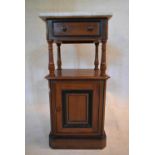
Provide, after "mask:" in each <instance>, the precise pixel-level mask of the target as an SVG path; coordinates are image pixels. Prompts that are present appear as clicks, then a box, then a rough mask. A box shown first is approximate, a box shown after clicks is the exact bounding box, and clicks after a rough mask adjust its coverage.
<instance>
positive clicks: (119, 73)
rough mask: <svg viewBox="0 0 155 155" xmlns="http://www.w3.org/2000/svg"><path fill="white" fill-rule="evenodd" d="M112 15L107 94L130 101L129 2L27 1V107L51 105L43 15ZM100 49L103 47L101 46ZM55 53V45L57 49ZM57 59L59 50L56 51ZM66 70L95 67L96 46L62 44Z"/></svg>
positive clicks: (108, 48) (108, 45)
mask: <svg viewBox="0 0 155 155" xmlns="http://www.w3.org/2000/svg"><path fill="white" fill-rule="evenodd" d="M65 11H66V12H71V11H97V12H111V13H112V14H113V17H112V18H111V19H110V21H109V40H108V44H107V73H108V74H109V75H110V76H111V79H109V81H108V84H107V91H108V92H107V97H108V95H111V96H116V97H119V98H121V99H122V100H126V101H128V76H129V75H128V49H129V48H128V45H129V41H128V37H129V35H128V25H129V23H128V16H129V15H128V13H129V11H128V0H117V1H116V0H108V1H107V0H67V1H66V0H26V21H25V22H26V23H25V24H26V54H25V55H26V90H25V91H26V104H37V103H43V104H45V103H46V104H48V85H47V81H46V80H45V79H44V76H45V75H46V74H47V73H48V70H47V63H48V49H47V43H46V36H45V34H46V32H45V24H44V22H43V21H42V20H41V19H40V18H39V17H38V14H39V13H40V12H65ZM100 49H101V47H100ZM54 50H56V46H54ZM54 57H55V60H56V51H55V52H54ZM62 60H63V65H62V67H63V68H72V67H73V68H88V67H89V68H90V67H91V68H93V67H94V66H93V63H94V45H88V44H86V45H62ZM123 103H128V102H123Z"/></svg>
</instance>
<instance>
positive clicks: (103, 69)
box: [100, 41, 106, 76]
mask: <svg viewBox="0 0 155 155" xmlns="http://www.w3.org/2000/svg"><path fill="white" fill-rule="evenodd" d="M100 70H101V76H103V75H105V74H106V73H105V71H106V41H103V42H102V55H101V66H100Z"/></svg>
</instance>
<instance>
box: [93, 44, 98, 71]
mask: <svg viewBox="0 0 155 155" xmlns="http://www.w3.org/2000/svg"><path fill="white" fill-rule="evenodd" d="M98 45H99V43H98V42H97V43H95V62H94V65H95V68H94V69H95V70H98V64H99V60H98Z"/></svg>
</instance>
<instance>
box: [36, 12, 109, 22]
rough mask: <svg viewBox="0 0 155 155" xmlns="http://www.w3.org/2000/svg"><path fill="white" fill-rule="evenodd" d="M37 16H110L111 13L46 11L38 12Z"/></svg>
mask: <svg viewBox="0 0 155 155" xmlns="http://www.w3.org/2000/svg"><path fill="white" fill-rule="evenodd" d="M39 17H40V18H41V19H43V20H46V19H50V18H51V19H56V18H108V19H109V18H111V17H112V14H111V13H104V12H47V13H40V14H39Z"/></svg>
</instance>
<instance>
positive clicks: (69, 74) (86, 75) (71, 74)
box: [45, 69, 110, 80]
mask: <svg viewBox="0 0 155 155" xmlns="http://www.w3.org/2000/svg"><path fill="white" fill-rule="evenodd" d="M100 74H101V73H100V70H96V71H95V70H94V69H62V70H55V76H54V77H51V76H50V75H47V76H46V77H45V78H46V79H51V80H52V79H53V80H54V79H55V80H65V79H66V80H68V79H89V80H90V79H100V80H105V79H108V78H110V77H109V76H108V75H104V76H101V75H100Z"/></svg>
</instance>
